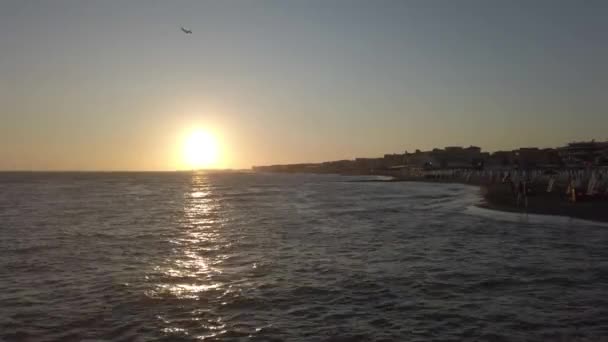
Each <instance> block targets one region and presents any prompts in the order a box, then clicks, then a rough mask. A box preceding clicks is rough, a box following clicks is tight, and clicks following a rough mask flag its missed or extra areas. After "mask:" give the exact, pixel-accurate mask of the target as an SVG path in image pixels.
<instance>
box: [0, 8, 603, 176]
mask: <svg viewBox="0 0 608 342" xmlns="http://www.w3.org/2000/svg"><path fill="white" fill-rule="evenodd" d="M606 18H608V2H605V1H585V2H577V1H535V2H527V1H472V0H470V1H450V2H448V1H375V2H370V1H355V0H353V1H340V0H338V1H331V2H327V1H302V2H283V1H258V2H245V1H175V2H171V3H170V2H164V1H147V0H131V1H114V0H113V1H95V0H86V1H76V0H57V1H53V2H50V1H49V2H39V1H17V0H12V1H11V0H9V1H1V2H0V49H1V51H2V54H0V75H2V77H1V79H0V103H1V104H2V105H1V106H0V170H83V171H87V170H91V171H92V170H95V171H105V170H108V171H110V170H116V171H120V170H125V171H129V170H133V171H135V170H141V171H146V170H150V171H155V170H158V171H162V170H166V171H171V170H177V169H189V168H191V167H190V166H189V165H206V166H207V167H209V168H232V169H246V168H249V167H251V166H253V165H268V164H282V163H299V162H320V161H328V160H339V159H351V158H354V157H374V156H381V155H383V154H385V153H400V152H403V151H404V150H407V151H414V150H415V149H421V150H428V149H432V148H434V147H439V148H442V147H445V146H452V145H461V146H469V145H475V146H480V147H482V149H483V150H485V151H496V150H509V149H514V148H519V147H529V146H537V147H555V146H560V145H563V144H566V143H567V142H570V141H574V140H590V139H596V140H606V139H608V134H607V133H606V130H605V128H606V127H608V99H607V98H606V95H605V92H606V90H607V89H608V68H606V65H605V61H606V60H608V44H606V42H608V20H606ZM181 27H184V28H187V29H189V30H192V32H193V33H192V34H185V33H184V32H182V31H181V30H180V28H181ZM193 132H204V133H205V134H207V135H204V136H196V137H195V138H196V139H194V140H193V142H192V141H190V140H192V139H190V138H188V137H192V136H193ZM188 139H190V140H188ZM185 141H186V142H185ZM188 141H190V143H188ZM188 144H189V145H188ZM186 145H187V146H186ZM184 146H186V147H184ZM200 147H203V148H204V149H206V151H205V153H204V154H205V155H203V156H201V155H196V153H197V152H196V151H194V152H193V151H192V149H195V150H196V148H200ZM185 150H187V151H186V152H184V151H185Z"/></svg>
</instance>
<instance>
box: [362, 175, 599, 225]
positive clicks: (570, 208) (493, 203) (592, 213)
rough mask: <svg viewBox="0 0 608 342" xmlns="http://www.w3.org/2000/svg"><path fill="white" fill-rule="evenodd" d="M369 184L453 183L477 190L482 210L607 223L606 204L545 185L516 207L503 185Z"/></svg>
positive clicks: (417, 179) (442, 180)
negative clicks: (549, 189) (550, 189)
mask: <svg viewBox="0 0 608 342" xmlns="http://www.w3.org/2000/svg"><path fill="white" fill-rule="evenodd" d="M365 181H369V182H374V181H375V182H378V181H379V182H429V183H457V184H466V185H472V186H479V187H480V191H481V195H482V196H483V202H482V203H480V204H479V206H480V207H482V208H487V209H493V210H501V211H507V212H517V213H529V214H541V215H555V216H566V217H573V218H578V219H582V220H591V221H601V222H608V200H606V199H603V200H597V199H595V200H584V199H583V200H580V199H579V201H577V202H576V203H573V202H572V201H570V200H569V199H568V198H567V196H566V194H565V189H562V188H560V187H557V186H556V188H555V189H553V192H551V193H547V192H546V189H547V185H546V184H534V185H532V186H531V188H532V190H533V194H531V195H530V196H528V206H527V207H524V205H523V203H522V204H520V205H519V206H518V205H517V199H516V195H515V194H513V193H512V191H511V186H510V185H509V184H503V183H492V184H488V183H486V182H479V181H476V180H471V181H469V182H466V181H464V180H462V179H458V178H456V179H455V178H428V177H394V178H393V179H390V180H365Z"/></svg>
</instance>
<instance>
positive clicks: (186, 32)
mask: <svg viewBox="0 0 608 342" xmlns="http://www.w3.org/2000/svg"><path fill="white" fill-rule="evenodd" d="M181 29H182V32H184V33H185V34H192V30H187V29H185V28H183V27H182V28H181Z"/></svg>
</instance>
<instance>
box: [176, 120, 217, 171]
mask: <svg viewBox="0 0 608 342" xmlns="http://www.w3.org/2000/svg"><path fill="white" fill-rule="evenodd" d="M219 157H220V156H219V145H218V141H217V139H216V137H215V136H214V135H212V134H211V133H209V132H207V131H204V130H194V131H192V132H191V133H189V134H188V135H187V136H186V138H185V139H184V144H183V158H184V164H185V165H186V167H188V168H190V169H204V168H214V167H217V166H218V162H219Z"/></svg>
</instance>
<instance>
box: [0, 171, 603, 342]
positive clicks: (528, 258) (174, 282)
mask: <svg viewBox="0 0 608 342" xmlns="http://www.w3.org/2000/svg"><path fill="white" fill-rule="evenodd" d="M352 180H353V178H346V177H339V176H315V175H264V174H249V173H225V174H221V173H217V174H204V173H50V174H45V173H31V174H28V173H4V174H0V290H1V291H0V340H3V341H80V340H86V339H99V340H111V341H150V340H161V341H194V340H211V341H241V340H242V341H427V340H436V341H439V340H446V341H447V340H453V341H457V340H471V341H484V340H485V341H501V340H559V341H572V340H578V341H587V340H588V341H597V340H606V338H608V227H606V226H605V225H599V224H593V223H591V222H583V221H574V220H567V219H550V218H542V217H532V216H531V217H529V218H526V217H523V216H519V215H515V214H503V213H495V212H482V211H481V210H477V209H474V208H472V204H474V203H475V202H476V201H478V200H479V198H478V194H477V189H476V188H474V187H467V186H462V185H450V184H424V183H386V182H385V183H380V182H352Z"/></svg>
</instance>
